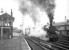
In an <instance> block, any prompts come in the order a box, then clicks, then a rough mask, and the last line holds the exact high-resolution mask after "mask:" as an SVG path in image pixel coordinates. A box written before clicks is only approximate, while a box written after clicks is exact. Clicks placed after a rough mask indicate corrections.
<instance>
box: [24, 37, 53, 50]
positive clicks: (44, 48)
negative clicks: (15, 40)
mask: <svg viewBox="0 0 69 50" xmlns="http://www.w3.org/2000/svg"><path fill="white" fill-rule="evenodd" d="M25 39H26V41H27V42H28V44H29V46H30V47H31V50H34V48H33V46H31V45H32V44H31V43H29V42H32V43H33V44H34V45H36V46H39V47H40V49H41V50H54V49H53V48H51V45H49V44H47V45H43V44H41V43H39V42H37V41H34V40H32V39H30V38H25Z"/></svg>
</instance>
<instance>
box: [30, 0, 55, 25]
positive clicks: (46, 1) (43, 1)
mask: <svg viewBox="0 0 69 50" xmlns="http://www.w3.org/2000/svg"><path fill="white" fill-rule="evenodd" d="M31 1H32V2H33V3H34V4H35V5H36V6H39V7H40V8H42V9H44V10H45V11H46V13H47V15H48V18H49V21H50V26H52V22H53V19H54V17H53V16H54V9H55V0H31Z"/></svg>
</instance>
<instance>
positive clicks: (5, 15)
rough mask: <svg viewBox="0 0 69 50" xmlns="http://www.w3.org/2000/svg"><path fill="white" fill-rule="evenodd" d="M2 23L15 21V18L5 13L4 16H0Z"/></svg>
mask: <svg viewBox="0 0 69 50" xmlns="http://www.w3.org/2000/svg"><path fill="white" fill-rule="evenodd" d="M0 21H12V22H13V21H14V17H12V16H11V15H9V14H8V13H4V14H2V15H0Z"/></svg>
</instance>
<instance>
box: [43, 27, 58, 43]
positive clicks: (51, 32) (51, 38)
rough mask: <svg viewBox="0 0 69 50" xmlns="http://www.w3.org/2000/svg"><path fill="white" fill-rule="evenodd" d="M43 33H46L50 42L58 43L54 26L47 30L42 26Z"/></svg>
mask: <svg viewBox="0 0 69 50" xmlns="http://www.w3.org/2000/svg"><path fill="white" fill-rule="evenodd" d="M44 31H47V34H48V38H49V41H51V42H56V41H58V34H57V29H56V27H55V26H52V27H49V29H48V28H46V27H45V26H44Z"/></svg>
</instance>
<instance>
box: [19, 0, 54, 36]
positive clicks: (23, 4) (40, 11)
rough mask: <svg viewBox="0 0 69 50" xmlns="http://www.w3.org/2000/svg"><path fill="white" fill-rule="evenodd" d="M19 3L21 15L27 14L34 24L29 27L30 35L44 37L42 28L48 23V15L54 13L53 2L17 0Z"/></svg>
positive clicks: (46, 0)
mask: <svg viewBox="0 0 69 50" xmlns="http://www.w3.org/2000/svg"><path fill="white" fill-rule="evenodd" d="M19 2H20V11H21V12H22V14H23V15H24V16H25V15H28V14H29V17H31V19H32V21H33V23H34V26H33V27H32V28H31V27H29V28H30V29H29V31H30V33H31V34H30V35H35V36H37V35H38V36H41V35H45V34H46V32H45V31H44V30H43V26H44V25H46V24H47V23H49V19H48V15H49V14H50V13H52V14H53V13H54V11H53V10H54V7H55V5H54V0H19ZM27 22H28V20H27Z"/></svg>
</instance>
